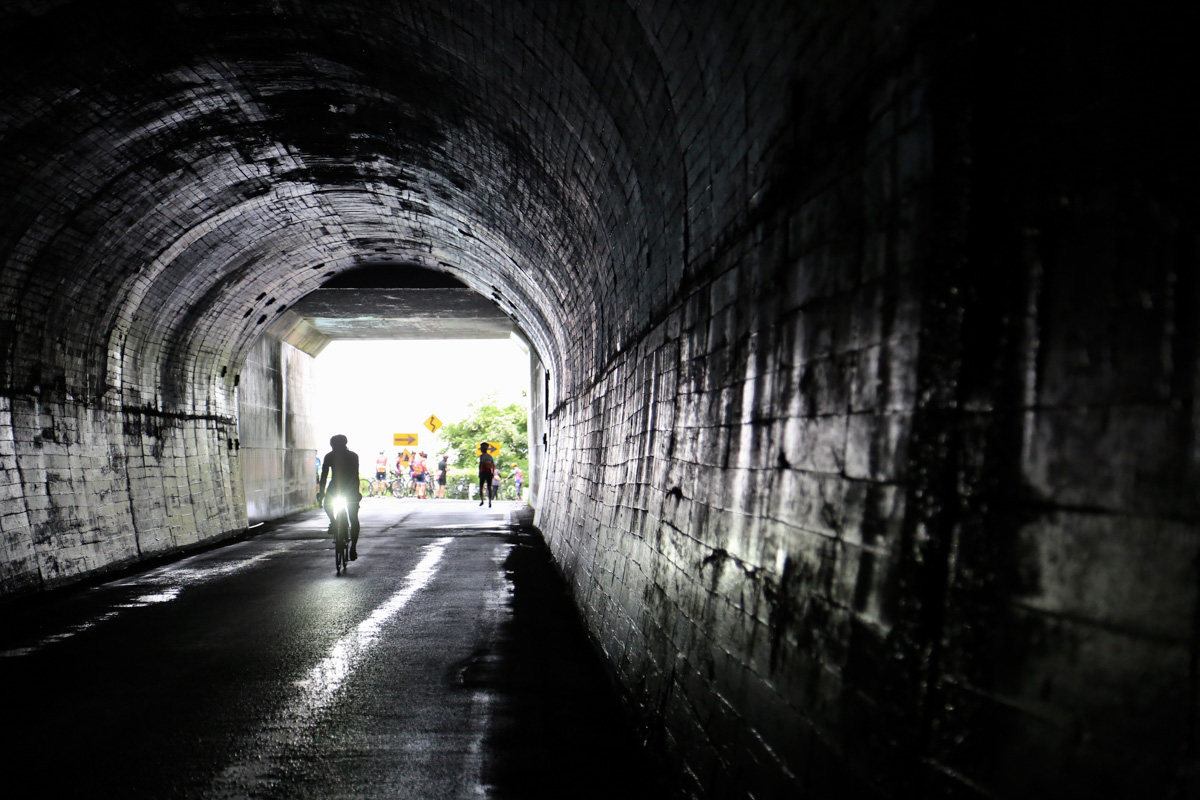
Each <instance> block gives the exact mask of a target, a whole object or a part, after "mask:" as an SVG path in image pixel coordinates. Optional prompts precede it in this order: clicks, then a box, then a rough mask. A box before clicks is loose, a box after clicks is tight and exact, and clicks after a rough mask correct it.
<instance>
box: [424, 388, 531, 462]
mask: <svg viewBox="0 0 1200 800" xmlns="http://www.w3.org/2000/svg"><path fill="white" fill-rule="evenodd" d="M469 408H470V414H469V416H467V417H466V418H465V419H462V420H459V421H458V422H450V423H447V424H446V425H445V426H444V427H443V428H442V429H441V430H440V431H438V435H439V436H440V437H441V438H442V440H443V441H445V442H446V443H447V446H446V452H447V453H449V455H450V466H451V467H458V468H461V469H472V470H474V468H475V467H476V466H477V465H478V464H479V457H478V456H477V455H475V447H476V446H477V445H478V444H479V443H480V442H496V443H497V444H499V445H500V446H501V450H500V455H499V456H497V457H496V464H497V465H499V466H500V472H501V474H503V475H507V474H508V473H509V471H510V470H511V468H512V467H511V465H512V464H518V465H520V467H521V469H522V470H523V471H525V473H526V474H528V472H529V438H528V434H527V431H528V430H529V411H528V408H527V406H526V405H525V404H523V403H512V404H511V405H507V406H498V405H496V397H495V395H488V396H487V397H485V398H483V399H482V400H479V401H477V402H475V403H472V404H471V405H470V406H469Z"/></svg>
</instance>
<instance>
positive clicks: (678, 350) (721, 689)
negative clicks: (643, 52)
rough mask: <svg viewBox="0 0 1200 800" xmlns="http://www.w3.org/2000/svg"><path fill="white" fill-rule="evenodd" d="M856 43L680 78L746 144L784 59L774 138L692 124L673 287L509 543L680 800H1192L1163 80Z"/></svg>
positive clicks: (1180, 276)
mask: <svg viewBox="0 0 1200 800" xmlns="http://www.w3.org/2000/svg"><path fill="white" fill-rule="evenodd" d="M1001 15H1002V18H1001ZM885 17H886V15H881V16H880V17H875V18H871V17H870V16H869V15H861V16H859V15H855V14H853V13H848V14H847V15H846V16H845V17H842V16H840V15H839V16H837V18H836V20H835V19H830V18H822V19H820V20H818V21H813V22H811V25H809V24H806V22H807V21H806V20H800V21H798V22H797V27H796V28H790V27H789V26H788V25H786V24H782V23H781V24H780V26H779V28H778V29H776V30H775V31H771V30H768V29H765V28H762V27H758V28H755V29H753V32H752V33H745V34H744V37H745V38H737V37H736V36H735V37H734V38H733V40H732V41H726V42H724V45H725V46H724V47H718V48H713V49H710V50H709V51H707V52H708V56H709V59H710V60H709V61H707V62H706V61H704V60H701V68H700V70H699V71H700V73H701V74H702V75H704V76H706V77H708V78H709V79H711V80H713V81H714V82H715V86H708V87H707V88H708V90H709V91H713V92H715V93H716V94H717V95H718V96H722V97H725V98H729V97H731V96H732V97H737V98H738V100H739V101H743V100H744V101H745V102H746V107H752V98H751V97H745V96H743V95H742V94H741V88H742V87H745V86H754V85H755V84H754V78H751V77H749V76H748V75H747V74H745V73H744V72H740V71H739V70H745V69H747V65H746V63H745V62H744V61H742V62H736V61H735V63H730V62H728V61H723V58H724V57H728V55H729V54H730V53H749V52H759V53H762V52H775V50H776V48H777V47H782V46H783V44H784V42H783V40H784V39H787V40H789V41H799V42H803V43H804V46H803V47H802V48H801V49H800V64H799V66H798V68H797V70H796V73H795V74H797V75H801V76H803V77H802V78H801V79H799V80H797V81H795V82H794V83H792V84H791V85H790V92H789V94H788V100H789V102H790V103H791V107H790V108H789V109H788V117H787V120H788V123H787V124H786V126H785V127H783V128H782V129H779V130H773V129H771V127H770V122H771V118H770V114H769V113H768V114H762V115H759V114H757V113H748V114H747V116H746V118H745V119H746V120H748V125H747V128H746V129H743V128H742V127H741V124H742V119H741V118H739V119H738V121H737V122H736V123H735V122H732V121H731V120H730V116H731V115H730V114H729V113H728V110H729V107H728V106H723V105H720V104H714V105H713V106H710V107H705V106H703V105H702V104H701V105H698V106H696V107H694V108H692V109H689V110H692V111H694V112H695V113H696V114H697V116H696V117H694V118H693V117H689V116H688V115H687V114H686V113H681V123H680V124H681V127H682V128H683V129H684V131H685V133H684V135H683V138H684V139H685V140H688V141H690V142H691V146H690V147H689V148H688V149H687V152H686V154H685V163H686V165H687V166H686V180H687V182H688V185H689V189H690V190H695V189H696V188H697V187H701V188H702V191H704V192H710V193H711V195H709V196H706V199H707V197H711V202H710V203H697V204H696V205H695V206H693V207H692V208H691V209H690V210H689V212H688V215H687V216H688V223H689V224H688V230H689V231H690V235H691V239H690V241H689V242H688V243H687V245H686V247H687V249H686V251H685V252H686V253H687V255H688V256H689V260H688V268H687V271H686V274H685V276H684V280H683V281H682V282H681V284H680V287H679V290H678V292H676V293H675V294H673V295H671V296H670V297H669V300H668V303H667V304H666V305H665V306H664V307H663V308H662V310H661V311H660V312H659V314H658V316H657V317H656V318H655V321H654V323H653V324H652V325H650V326H648V327H647V328H646V329H645V330H643V331H641V332H639V334H638V335H636V336H631V337H629V338H628V339H625V340H623V341H622V342H621V345H622V346H621V347H620V348H619V352H615V353H613V354H612V355H611V357H610V358H609V360H608V361H607V362H606V363H604V364H603V366H602V368H600V369H599V370H598V371H597V372H596V374H594V375H591V376H589V380H588V381H587V382H586V384H584V385H581V386H578V387H577V389H576V391H573V392H568V393H567V395H566V396H564V397H560V398H553V399H552V402H551V408H552V409H553V410H552V413H551V419H550V422H549V423H548V429H549V449H548V453H547V461H548V462H549V465H548V467H547V468H546V474H548V475H549V476H551V477H550V480H549V485H548V486H547V487H544V489H543V500H542V506H541V508H540V510H539V514H538V517H537V520H538V524H539V525H540V526H541V527H542V528H543V530H545V531H546V532H547V534H548V536H549V538H550V541H551V544H552V547H553V549H554V551H555V553H556V555H557V557H558V558H559V560H560V563H561V566H562V568H563V570H564V573H565V574H566V575H567V577H568V579H569V580H570V581H571V582H572V583H573V585H574V587H575V592H576V595H577V597H578V598H579V601H580V605H581V608H582V609H583V614H584V616H585V618H586V619H587V621H588V623H589V627H590V628H591V630H592V631H593V632H594V635H595V636H596V639H597V642H598V644H599V646H600V648H601V649H602V651H603V652H604V653H605V655H606V657H607V659H608V660H609V662H610V663H611V664H612V666H613V668H614V669H615V670H616V672H617V673H618V675H619V676H620V680H621V682H622V685H623V686H624V687H625V688H626V690H627V691H628V693H629V697H630V700H631V703H632V705H633V706H634V707H635V708H636V710H637V713H638V715H639V717H640V719H641V720H642V721H643V724H644V726H645V728H644V730H645V735H646V737H647V740H648V741H650V742H652V743H654V744H655V745H656V746H657V747H658V748H659V749H660V750H662V751H663V752H666V753H668V754H670V756H671V758H672V763H673V764H674V765H675V766H676V768H677V769H678V771H679V774H680V775H682V776H684V782H685V784H686V785H687V786H688V788H689V790H690V792H691V793H692V794H693V795H694V796H705V797H760V798H761V797H870V796H878V797H935V796H947V797H1023V796H1036V797H1051V796H1100V795H1109V794H1115V795H1117V796H1122V797H1141V796H1150V795H1153V796H1174V795H1178V796H1186V795H1190V794H1192V793H1194V792H1196V791H1197V790H1198V787H1197V784H1196V779H1195V774H1196V773H1195V765H1196V751H1195V746H1194V742H1195V741H1196V738H1195V737H1196V734H1197V730H1196V716H1195V713H1194V712H1195V708H1196V702H1197V696H1198V695H1197V679H1196V672H1195V668H1194V664H1195V658H1194V654H1195V652H1196V651H1197V650H1196V648H1197V645H1198V640H1197V634H1196V625H1197V619H1198V618H1197V602H1198V600H1200V595H1198V593H1197V572H1196V570H1197V563H1198V556H1200V535H1198V533H1197V526H1196V521H1197V499H1196V498H1197V492H1196V490H1197V488H1198V487H1197V477H1198V475H1197V465H1196V455H1195V452H1196V451H1195V450H1194V447H1195V441H1196V440H1195V425H1196V417H1195V411H1194V391H1195V380H1196V374H1197V373H1196V356H1197V354H1196V351H1195V344H1196V333H1197V330H1196V323H1195V320H1196V319H1197V315H1198V314H1200V297H1198V295H1197V287H1196V282H1195V279H1196V271H1197V266H1198V265H1197V261H1196V252H1197V250H1196V217H1195V214H1196V205H1195V202H1194V198H1195V189H1194V187H1195V184H1194V183H1192V182H1191V181H1193V180H1194V178H1195V177H1196V176H1195V172H1196V170H1195V165H1196V159H1195V158H1194V156H1192V155H1191V154H1190V153H1189V151H1188V145H1187V144H1186V141H1187V137H1188V136H1189V135H1194V134H1195V133H1196V132H1197V131H1196V125H1195V120H1194V119H1192V118H1190V117H1188V115H1187V114H1185V113H1182V112H1180V111H1179V110H1178V108H1177V107H1175V106H1173V105H1172V104H1171V103H1169V102H1167V101H1165V100H1164V97H1163V96H1162V95H1161V94H1160V92H1163V91H1165V86H1167V85H1169V81H1170V80H1171V78H1172V76H1174V75H1182V74H1188V73H1189V72H1190V70H1189V69H1188V68H1187V67H1186V62H1187V61H1188V59H1187V57H1186V56H1184V55H1183V54H1185V53H1186V52H1188V45H1187V44H1186V43H1185V42H1183V41H1182V40H1180V39H1179V34H1172V33H1171V32H1170V28H1171V24H1172V23H1171V21H1170V20H1169V19H1164V18H1161V17H1154V16H1153V15H1149V16H1147V17H1146V18H1145V19H1142V20H1140V21H1139V22H1138V23H1137V24H1131V23H1130V22H1129V21H1128V20H1127V19H1124V18H1121V17H1110V18H1099V19H1096V20H1093V21H1092V22H1091V24H1092V25H1093V26H1094V27H1092V28H1090V29H1089V30H1088V31H1086V32H1081V31H1080V30H1079V29H1078V21H1079V20H1078V19H1077V18H1076V17H1074V16H1073V15H1072V14H1071V13H1069V12H1068V11H1067V10H1065V9H1056V10H1047V9H1038V10H1033V9H1022V8H1006V9H1005V10H1004V11H1003V12H999V11H998V12H997V14H996V15H995V16H993V15H992V14H991V13H988V12H979V13H976V12H966V11H962V10H960V11H952V10H949V9H947V8H945V7H943V8H942V9H941V13H934V14H931V15H930V16H928V17H924V18H920V17H914V16H911V15H910V16H905V17H904V24H902V25H900V24H895V25H893V24H889V23H895V22H897V20H896V19H886V18H885ZM710 24H711V20H705V19H700V20H697V21H696V22H695V27H693V28H691V29H690V33H691V35H693V36H699V35H701V33H700V31H707V30H710V28H709V25H710ZM1186 29H1187V26H1183V27H1182V28H1181V29H1180V30H1186ZM834 30H836V31H837V32H838V33H837V34H834V33H832V31H834ZM1035 31H1036V33H1034V32H1035ZM776 37H778V38H776ZM1169 42H1173V45H1172V44H1169ZM1118 52H1121V53H1136V54H1138V55H1137V56H1136V57H1135V56H1130V57H1128V58H1124V59H1123V58H1119V57H1117V56H1115V55H1114V54H1116V53H1118ZM1152 52H1154V53H1157V54H1158V60H1155V59H1150V60H1147V61H1140V62H1139V61H1137V59H1138V58H1146V57H1147V54H1149V53H1152ZM864 53H867V54H869V55H864ZM717 76H720V77H719V78H718V77H717ZM1047 76H1053V77H1052V78H1049V79H1048V77H1047ZM756 77H760V76H759V75H756ZM672 79H678V80H681V81H682V80H686V79H687V78H685V77H681V76H676V75H668V76H667V80H668V81H670V80H672ZM721 80H724V81H725V82H724V83H721ZM1084 87H1086V88H1084ZM735 107H737V108H741V107H742V106H741V105H735ZM759 123H761V124H759ZM764 128H766V130H764ZM768 130H772V132H773V134H774V135H777V136H779V137H780V139H778V140H777V141H779V142H782V144H780V146H779V150H780V151H784V152H788V153H790V154H791V159H792V160H790V161H788V162H787V163H766V164H764V163H762V162H761V161H760V157H761V154H760V153H757V152H756V151H755V145H756V144H757V143H758V142H760V141H764V140H767V141H769V140H771V136H772V133H768V132H767V131H768ZM730 169H733V170H734V171H735V172H736V175H735V176H734V177H732V178H730V177H729V176H728V174H727V171H728V170H730ZM726 182H727V183H726ZM723 184H724V185H723ZM738 192H742V193H745V195H749V196H752V197H755V198H756V199H757V200H758V202H757V203H755V202H753V201H752V202H751V203H750V204H749V208H750V210H749V213H747V206H746V204H744V203H742V202H737V201H736V200H735V199H734V198H736V197H738V196H739V195H738ZM758 193H761V194H758ZM646 227H648V228H650V229H651V230H653V229H655V228H656V227H657V226H656V225H655V224H653V223H651V224H649V225H647V226H646ZM623 305H624V303H623V302H622V301H621V300H620V299H618V300H617V301H616V302H615V303H614V307H615V308H620V307H622V306H623Z"/></svg>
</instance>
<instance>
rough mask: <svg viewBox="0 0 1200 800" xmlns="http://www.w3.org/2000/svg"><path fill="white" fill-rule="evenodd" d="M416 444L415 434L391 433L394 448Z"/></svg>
mask: <svg viewBox="0 0 1200 800" xmlns="http://www.w3.org/2000/svg"><path fill="white" fill-rule="evenodd" d="M416 443H417V435H416V434H415V433H393V434H392V444H393V445H394V446H396V447H400V446H401V445H406V446H410V447H411V446H414V445H416Z"/></svg>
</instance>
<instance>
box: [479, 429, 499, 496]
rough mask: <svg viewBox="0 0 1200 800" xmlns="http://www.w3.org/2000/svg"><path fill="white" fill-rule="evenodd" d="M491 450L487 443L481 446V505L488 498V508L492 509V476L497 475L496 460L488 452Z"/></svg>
mask: <svg viewBox="0 0 1200 800" xmlns="http://www.w3.org/2000/svg"><path fill="white" fill-rule="evenodd" d="M491 449H492V446H491V445H489V444H488V443H487V442H484V443H483V444H481V445H479V452H480V456H479V505H483V500H484V498H487V504H488V508H491V507H492V475H494V474H495V473H496V460H495V459H494V458H492V456H491V454H490V453H489V452H488V451H490V450H491Z"/></svg>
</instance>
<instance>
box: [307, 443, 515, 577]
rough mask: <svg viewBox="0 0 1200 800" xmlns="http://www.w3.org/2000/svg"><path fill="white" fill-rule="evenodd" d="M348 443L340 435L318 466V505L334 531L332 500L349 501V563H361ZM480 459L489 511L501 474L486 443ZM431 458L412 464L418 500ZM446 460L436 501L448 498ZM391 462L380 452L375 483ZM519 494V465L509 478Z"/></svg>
mask: <svg viewBox="0 0 1200 800" xmlns="http://www.w3.org/2000/svg"><path fill="white" fill-rule="evenodd" d="M348 444H349V442H348V441H347V439H346V437H345V436H343V435H342V434H340V433H339V434H338V435H337V436H334V437H333V438H331V439H330V440H329V446H330V447H331V448H332V449H331V450H330V451H329V452H328V453H326V454H325V458H324V459H322V460H319V461H318V462H317V463H318V464H319V465H320V468H321V476H320V477H319V478H318V479H317V503H319V504H320V505H321V506H322V507H323V508H324V509H325V513H326V514H327V515H328V516H329V528H330V530H333V518H334V510H333V503H332V502H328V501H331V500H332V498H333V497H337V496H340V497H344V498H345V499H346V515H347V517H348V519H349V521H350V560H351V561H355V560H357V559H358V531H359V522H358V506H359V502H360V501H361V500H362V495H360V494H359V492H358V476H359V472H358V469H359V467H358V453H355V452H354V451H353V450H351V449H350V448H349V447H348V446H347V445H348ZM479 449H480V451H481V453H482V454H481V455H480V456H479V505H481V506H482V505H483V503H484V500H485V498H486V500H487V505H488V508H491V507H492V501H493V500H494V499H495V498H496V493H497V491H498V490H499V488H500V474H499V472H498V470H497V469H496V460H495V459H494V458H492V455H491V452H490V450H491V447H490V446H489V445H488V444H486V443H484V444H482V445H480V448H479ZM427 458H428V455H427V454H425V453H418V454H417V456H416V457H415V458H413V459H412V460H411V461H409V465H408V470H409V475H410V476H411V478H412V481H413V483H414V484H415V485H416V487H417V497H419V498H421V499H424V498H425V485H426V483H427V482H428V480H429V474H428V472H429V471H428V469H427V467H426V459H427ZM446 462H447V457H446V456H445V455H442V456H441V457H440V460H439V461H438V465H437V473H436V476H435V477H434V480H435V481H436V483H437V494H436V495H434V496H435V497H445V496H446V470H447V463H446ZM403 464H404V462H403V459H402V455H397V456H396V472H397V473H399V474H403V469H402V467H403ZM387 465H388V459H387V456H386V455H385V454H384V451H382V450H380V451H379V458H378V459H376V461H375V479H376V480H384V479H385V478H386V477H387ZM509 477H511V478H512V479H513V483H514V485H515V488H516V490H517V497H520V496H521V485H522V483H523V482H524V479H525V475H524V473H523V472H522V471H521V468H520V467H519V466H517V465H516V464H513V465H512V472H511V473H510V476H509Z"/></svg>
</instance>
